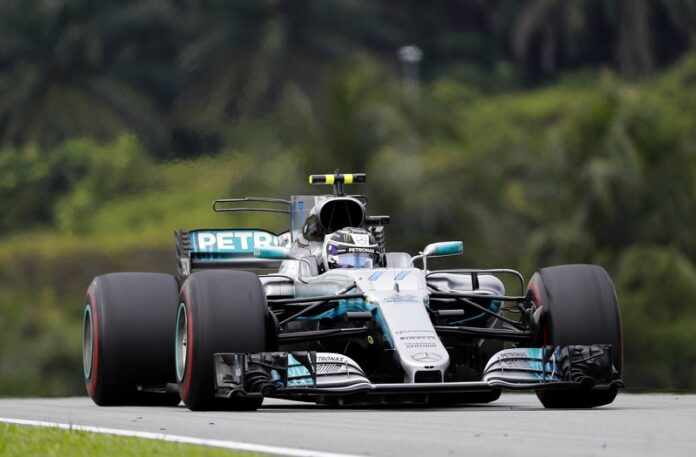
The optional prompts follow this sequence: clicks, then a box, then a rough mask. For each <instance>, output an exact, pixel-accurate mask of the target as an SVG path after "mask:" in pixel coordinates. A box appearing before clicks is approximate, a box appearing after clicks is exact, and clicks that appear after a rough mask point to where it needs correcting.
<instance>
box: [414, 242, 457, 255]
mask: <svg viewBox="0 0 696 457" xmlns="http://www.w3.org/2000/svg"><path fill="white" fill-rule="evenodd" d="M462 252H464V243H462V242H461V241H442V242H440V243H432V244H429V245H427V246H426V247H425V249H423V256H424V257H439V256H445V255H458V254H461V253H462Z"/></svg>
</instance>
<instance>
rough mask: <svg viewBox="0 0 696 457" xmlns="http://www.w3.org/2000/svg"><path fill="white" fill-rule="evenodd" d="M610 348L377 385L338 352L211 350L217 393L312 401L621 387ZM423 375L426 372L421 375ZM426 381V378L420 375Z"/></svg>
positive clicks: (544, 353) (504, 354)
mask: <svg viewBox="0 0 696 457" xmlns="http://www.w3.org/2000/svg"><path fill="white" fill-rule="evenodd" d="M611 361H612V357H611V346H608V345H593V346H579V345H574V346H556V347H553V346H547V347H542V348H516V349H506V350H503V351H500V352H498V353H497V354H495V355H494V356H493V357H491V359H490V360H489V361H488V363H487V365H486V368H485V370H484V372H483V377H482V379H481V381H473V382H471V381H468V382H416V383H389V384H376V383H372V382H370V381H369V379H368V378H367V376H366V375H365V373H364V372H363V370H362V369H361V368H360V366H359V365H358V364H357V363H356V362H355V361H353V360H352V359H350V358H349V357H346V356H344V355H341V354H334V353H322V352H300V351H298V352H262V353H255V354H244V353H219V354H215V370H216V396H218V397H224V398H229V397H232V396H267V397H281V398H297V399H303V398H304V399H309V400H311V399H316V398H317V397H324V396H350V395H354V394H367V395H390V394H431V393H432V394H456V393H477V392H481V393H483V392H490V391H492V390H496V389H500V388H505V389H512V390H540V389H612V388H619V387H623V382H622V381H621V380H620V379H618V374H617V372H616V370H615V369H614V367H613V365H612V362H611ZM426 374H427V373H426ZM422 379H423V380H425V381H428V380H429V378H428V377H427V375H426V376H424V377H423V378H422Z"/></svg>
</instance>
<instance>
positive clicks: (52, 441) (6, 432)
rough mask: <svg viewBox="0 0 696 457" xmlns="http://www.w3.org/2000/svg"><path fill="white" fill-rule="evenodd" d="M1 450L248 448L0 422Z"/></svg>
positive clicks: (197, 452) (27, 456)
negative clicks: (184, 442)
mask: <svg viewBox="0 0 696 457" xmlns="http://www.w3.org/2000/svg"><path fill="white" fill-rule="evenodd" d="M0 454H2V455H3V456H5V457H81V456H84V457H91V456H94V455H101V456H107V457H108V456H118V457H130V456H133V457H147V456H151V455H152V456H159V455H167V456H172V457H175V456H182V457H240V456H252V455H258V454H250V453H247V452H237V451H229V450H226V449H215V448H210V447H205V446H194V445H191V444H177V443H167V442H164V441H159V440H149V439H141V438H130V437H123V436H112V435H102V434H96V433H89V432H82V431H76V430H60V429H57V428H39V427H27V426H20V425H11V424H2V423H0Z"/></svg>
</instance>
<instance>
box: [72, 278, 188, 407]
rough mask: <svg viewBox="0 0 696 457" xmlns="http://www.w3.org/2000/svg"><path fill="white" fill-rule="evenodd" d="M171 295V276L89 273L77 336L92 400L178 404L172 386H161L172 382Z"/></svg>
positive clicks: (99, 402)
mask: <svg viewBox="0 0 696 457" xmlns="http://www.w3.org/2000/svg"><path fill="white" fill-rule="evenodd" d="M176 300H177V284H176V279H174V276H171V275H167V274H160V273H110V274H106V275H102V276H97V277H96V278H94V280H93V281H92V283H91V284H90V286H89V288H88V289H87V296H86V300H85V301H86V305H85V311H84V315H83V316H84V317H83V338H82V342H83V344H82V360H83V366H84V376H85V385H86V387H87V393H88V394H89V396H90V397H91V398H92V400H93V401H94V403H96V404H97V405H99V406H112V405H161V406H167V405H171V406H175V405H177V404H179V402H180V401H181V399H180V397H179V394H178V393H177V392H176V390H173V391H172V390H169V391H166V390H165V386H166V385H167V384H170V386H173V383H174V382H176V376H175V370H174V356H173V354H172V350H171V347H172V346H171V344H172V330H171V329H172V327H173V326H174V322H175V319H176V303H177V301H176ZM142 388H145V389H146V390H142ZM148 388H152V389H153V390H161V392H162V393H159V392H154V391H148V390H147V389H148Z"/></svg>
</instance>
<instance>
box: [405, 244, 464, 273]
mask: <svg viewBox="0 0 696 457" xmlns="http://www.w3.org/2000/svg"><path fill="white" fill-rule="evenodd" d="M462 252H464V243H462V242H461V241H441V242H439V243H431V244H429V245H427V246H426V247H425V249H423V252H421V253H420V255H417V256H414V257H413V258H412V259H411V265H413V264H414V262H415V261H416V260H422V261H423V270H424V271H427V270H428V257H442V256H446V255H459V254H461V253H462Z"/></svg>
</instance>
